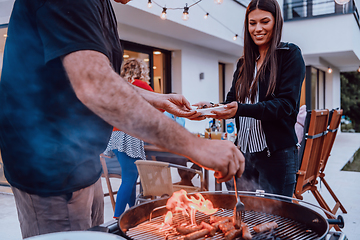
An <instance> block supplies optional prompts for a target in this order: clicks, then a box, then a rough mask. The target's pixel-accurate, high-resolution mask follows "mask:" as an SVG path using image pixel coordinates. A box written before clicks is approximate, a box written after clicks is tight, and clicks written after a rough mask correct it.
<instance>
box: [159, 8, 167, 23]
mask: <svg viewBox="0 0 360 240" xmlns="http://www.w3.org/2000/svg"><path fill="white" fill-rule="evenodd" d="M160 18H161V19H162V20H165V19H166V7H164V8H163V11H162V13H161V15H160Z"/></svg>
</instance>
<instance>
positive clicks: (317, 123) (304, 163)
mask: <svg viewBox="0 0 360 240" xmlns="http://www.w3.org/2000/svg"><path fill="white" fill-rule="evenodd" d="M328 119H329V110H328V109H325V110H312V111H308V113H307V116H306V120H305V128H304V132H305V135H304V140H303V142H302V146H301V148H300V152H299V159H301V164H300V169H299V171H298V172H297V182H296V186H295V193H294V197H295V198H297V199H301V200H302V199H303V197H302V194H303V193H305V192H306V191H309V190H310V191H311V193H312V194H313V196H314V197H315V199H316V201H317V202H318V203H319V205H320V206H321V207H322V208H324V209H326V210H328V211H331V210H330V208H329V207H328V205H327V204H326V202H325V200H324V198H323V197H322V196H321V194H320V192H319V191H318V189H317V184H318V180H317V178H318V177H319V176H320V166H321V164H322V158H321V156H322V153H323V148H324V142H325V137H326V135H327V127H328ZM325 214H326V216H327V217H328V218H333V217H332V216H331V215H330V214H328V213H326V212H325ZM331 227H334V228H335V229H336V230H337V231H341V230H340V228H339V227H338V226H337V225H331Z"/></svg>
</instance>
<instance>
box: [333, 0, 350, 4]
mask: <svg viewBox="0 0 360 240" xmlns="http://www.w3.org/2000/svg"><path fill="white" fill-rule="evenodd" d="M335 2H336V3H337V4H340V5H344V4H347V3H348V2H350V0H335Z"/></svg>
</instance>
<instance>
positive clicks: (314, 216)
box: [119, 192, 343, 240]
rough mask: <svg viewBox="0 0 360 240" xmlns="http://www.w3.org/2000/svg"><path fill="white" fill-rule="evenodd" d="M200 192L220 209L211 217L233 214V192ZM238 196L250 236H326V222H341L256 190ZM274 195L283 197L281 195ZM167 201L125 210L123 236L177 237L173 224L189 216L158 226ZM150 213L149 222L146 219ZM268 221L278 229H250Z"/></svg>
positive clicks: (121, 222)
mask: <svg viewBox="0 0 360 240" xmlns="http://www.w3.org/2000/svg"><path fill="white" fill-rule="evenodd" d="M239 193H240V192H239ZM201 194H202V195H203V196H204V198H205V199H208V200H210V201H211V202H212V203H213V205H214V207H215V208H219V211H217V212H216V213H215V214H214V216H232V215H233V207H234V206H235V202H236V199H235V196H234V194H229V193H221V192H203V193H201ZM189 195H191V194H189ZM265 195H267V194H265ZM268 195H271V194H268ZM271 196H276V195H271ZM240 197H241V201H242V202H243V203H244V204H245V218H244V222H245V223H247V224H248V226H249V227H250V232H251V234H252V236H253V238H252V239H273V240H278V239H282V240H283V239H299V240H302V239H304V240H305V239H306V240H312V239H325V236H326V234H327V233H328V230H329V223H328V221H331V223H332V224H339V226H340V225H342V224H343V221H342V219H340V220H333V219H332V220H326V219H325V218H324V217H323V216H322V215H320V214H319V213H318V212H316V211H314V210H312V209H311V208H308V207H305V206H303V205H299V204H295V203H292V202H288V201H283V200H279V199H274V198H268V197H262V196H256V195H255V193H245V192H242V194H240ZM277 197H278V198H282V199H283V197H281V196H277ZM166 202H167V198H166V199H158V200H153V201H150V202H147V203H143V204H140V205H137V206H135V207H133V208H130V209H129V210H127V211H126V212H125V213H124V214H123V215H122V216H121V217H120V219H119V227H120V231H121V233H122V235H123V236H124V237H125V238H127V239H131V240H147V239H149V240H150V239H151V240H155V239H161V240H164V239H169V240H171V239H179V235H178V233H177V232H176V230H175V227H176V226H178V225H180V224H181V223H184V222H187V223H190V219H189V218H188V217H184V216H183V215H181V214H180V213H179V214H174V216H173V224H172V226H171V227H169V228H162V229H159V226H160V225H161V223H162V222H163V221H164V215H165V214H166V212H167V209H166V208H165V207H164V206H165V205H166ZM154 209H155V211H154ZM150 215H151V221H149V219H150ZM195 220H196V222H197V224H199V223H201V221H205V222H209V216H208V215H205V214H202V213H199V212H197V213H196V217H195ZM271 221H275V222H276V223H277V224H278V228H276V229H274V230H271V231H267V232H263V233H256V232H254V231H253V229H252V227H253V226H256V225H258V224H261V223H265V222H271ZM200 239H205V238H200ZM206 239H224V234H222V233H220V232H219V233H216V235H215V236H213V237H207V238H206ZM239 239H241V238H239Z"/></svg>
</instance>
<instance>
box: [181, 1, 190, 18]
mask: <svg viewBox="0 0 360 240" xmlns="http://www.w3.org/2000/svg"><path fill="white" fill-rule="evenodd" d="M181 18H182V19H183V20H184V21H187V20H188V19H189V7H188V6H187V4H186V6H185V7H184V12H183V15H182V17H181Z"/></svg>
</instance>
